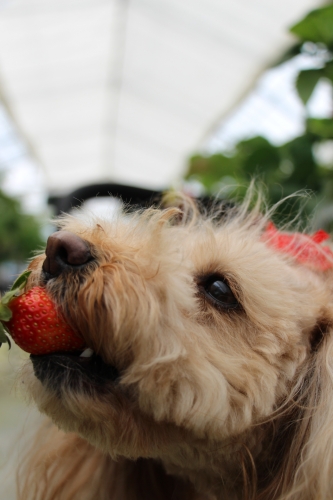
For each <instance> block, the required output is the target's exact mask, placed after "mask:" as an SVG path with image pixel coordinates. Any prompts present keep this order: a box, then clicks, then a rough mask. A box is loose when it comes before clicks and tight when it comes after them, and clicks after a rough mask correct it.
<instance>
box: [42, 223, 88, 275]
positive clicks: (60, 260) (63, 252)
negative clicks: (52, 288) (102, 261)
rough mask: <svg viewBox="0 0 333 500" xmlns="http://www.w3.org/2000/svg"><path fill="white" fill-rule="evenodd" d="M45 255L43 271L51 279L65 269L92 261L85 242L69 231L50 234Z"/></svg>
mask: <svg viewBox="0 0 333 500" xmlns="http://www.w3.org/2000/svg"><path fill="white" fill-rule="evenodd" d="M45 253H46V259H45V260H44V262H43V271H44V272H45V273H47V274H48V275H50V276H52V277H53V276H58V275H59V274H61V273H62V271H64V269H66V268H69V267H71V268H75V267H77V266H82V265H84V264H86V263H87V262H89V261H90V260H91V259H92V256H91V253H90V250H89V247H88V244H87V242H86V241H84V240H82V239H81V238H80V237H79V236H77V235H76V234H73V233H70V232H69V231H59V232H57V233H53V234H51V236H50V237H49V238H48V240H47V245H46V250H45Z"/></svg>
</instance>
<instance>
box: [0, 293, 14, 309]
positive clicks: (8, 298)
mask: <svg viewBox="0 0 333 500" xmlns="http://www.w3.org/2000/svg"><path fill="white" fill-rule="evenodd" d="M16 292H17V290H12V291H10V292H6V293H5V295H4V296H3V297H2V299H1V301H0V302H1V304H4V305H6V304H9V302H10V301H11V300H12V298H13V297H15V295H16Z"/></svg>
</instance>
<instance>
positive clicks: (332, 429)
mask: <svg viewBox="0 0 333 500" xmlns="http://www.w3.org/2000/svg"><path fill="white" fill-rule="evenodd" d="M323 327H325V331H323ZM313 339H314V340H313V341H314V344H313V351H312V354H311V358H310V360H309V362H308V363H307V365H306V366H304V367H303V372H302V373H300V374H299V381H300V382H299V385H298V388H297V393H296V394H295V401H293V402H292V405H291V411H290V413H289V414H288V415H286V420H285V422H286V425H285V428H284V431H283V433H282V436H281V437H282V442H281V441H280V450H278V452H279V453H280V454H281V453H283V455H284V456H283V458H282V463H281V468H280V470H279V473H278V474H277V475H276V477H275V479H274V485H273V484H272V485H271V486H270V488H269V490H270V491H269V493H271V494H272V496H274V495H273V491H274V493H275V494H276V493H277V491H279V494H280V495H282V498H285V497H286V498H288V499H290V500H305V499H308V500H312V499H313V500H314V499H317V498H318V499H319V498H322V499H324V498H325V499H328V498H331V497H332V491H333V474H332V471H333V326H330V325H329V323H325V324H324V323H322V324H321V326H317V327H316V331H315V332H314V336H313ZM281 450H283V451H281ZM267 491H268V490H266V493H267ZM284 495H285V496H284ZM260 498H261V497H260ZM265 498H268V497H266V496H265ZM274 498H276V497H275V496H274ZM279 498H280V497H279Z"/></svg>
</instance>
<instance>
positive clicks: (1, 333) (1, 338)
mask: <svg viewBox="0 0 333 500" xmlns="http://www.w3.org/2000/svg"><path fill="white" fill-rule="evenodd" d="M4 343H7V344H8V346H9V349H10V348H11V342H10V339H9V338H8V337H7V335H6V330H5V329H4V326H3V325H2V323H0V347H1V345H2V344H4Z"/></svg>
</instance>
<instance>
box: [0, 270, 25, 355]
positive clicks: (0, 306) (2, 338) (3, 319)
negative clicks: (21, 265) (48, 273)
mask: <svg viewBox="0 0 333 500" xmlns="http://www.w3.org/2000/svg"><path fill="white" fill-rule="evenodd" d="M30 274H31V271H24V272H23V273H22V274H21V275H20V276H19V277H18V278H17V279H16V280H15V281H14V283H13V285H12V287H11V289H10V290H9V292H6V293H5V295H4V296H3V297H2V298H1V300H0V347H1V346H2V344H4V343H7V344H8V346H9V349H10V348H11V342H10V339H9V337H8V335H7V334H8V333H10V332H9V331H8V328H7V327H6V324H3V323H7V322H8V321H9V320H10V319H11V317H12V314H13V313H12V311H11V310H10V308H9V306H8V304H9V302H10V301H11V300H12V299H13V298H14V297H16V296H18V295H19V294H20V292H21V291H22V290H23V289H24V287H25V285H26V283H27V281H28V278H29V276H30Z"/></svg>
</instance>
